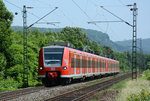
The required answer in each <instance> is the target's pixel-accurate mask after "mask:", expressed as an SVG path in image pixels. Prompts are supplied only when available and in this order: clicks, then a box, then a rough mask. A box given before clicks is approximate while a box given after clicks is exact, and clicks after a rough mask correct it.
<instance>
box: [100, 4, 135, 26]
mask: <svg viewBox="0 0 150 101" xmlns="http://www.w3.org/2000/svg"><path fill="white" fill-rule="evenodd" d="M100 7H101V8H102V9H104V10H105V11H107V12H109V13H110V14H111V15H113V16H115V17H116V18H118V19H120V20H121V21H122V22H124V23H126V24H127V25H129V26H131V27H133V26H132V25H131V24H130V23H128V22H127V21H125V20H123V19H122V18H120V17H119V16H117V15H115V14H114V13H112V12H110V11H109V10H107V9H106V8H104V7H103V6H100Z"/></svg>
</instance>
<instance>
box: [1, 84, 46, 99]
mask: <svg viewBox="0 0 150 101" xmlns="http://www.w3.org/2000/svg"><path fill="white" fill-rule="evenodd" d="M44 88H45V87H44V86H39V87H33V88H24V89H20V90H14V91H8V92H2V93H0V101H6V100H12V99H15V98H18V97H20V96H22V95H26V94H30V93H34V92H37V91H39V90H41V89H44Z"/></svg>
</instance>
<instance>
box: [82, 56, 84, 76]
mask: <svg viewBox="0 0 150 101" xmlns="http://www.w3.org/2000/svg"><path fill="white" fill-rule="evenodd" d="M82 74H85V56H82Z"/></svg>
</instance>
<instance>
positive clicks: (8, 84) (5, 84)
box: [0, 77, 21, 91]
mask: <svg viewBox="0 0 150 101" xmlns="http://www.w3.org/2000/svg"><path fill="white" fill-rule="evenodd" d="M20 86H21V85H20V83H18V82H17V81H15V80H14V79H13V78H10V77H9V78H7V79H1V80H0V91H8V90H15V89H18V87H20Z"/></svg>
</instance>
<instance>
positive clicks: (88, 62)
mask: <svg viewBox="0 0 150 101" xmlns="http://www.w3.org/2000/svg"><path fill="white" fill-rule="evenodd" d="M88 63H89V62H88V56H87V59H86V73H87V74H88V67H89V65H88Z"/></svg>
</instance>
